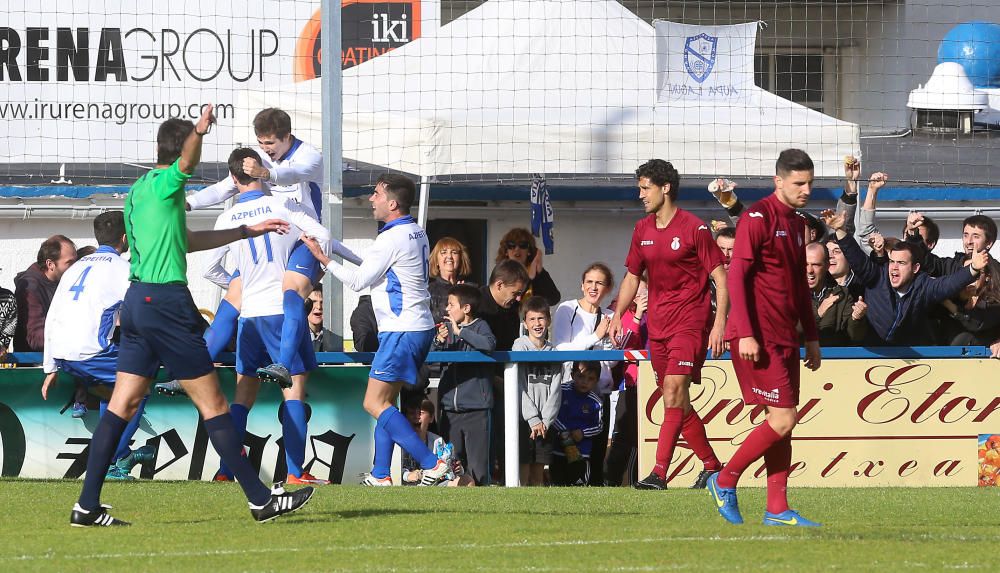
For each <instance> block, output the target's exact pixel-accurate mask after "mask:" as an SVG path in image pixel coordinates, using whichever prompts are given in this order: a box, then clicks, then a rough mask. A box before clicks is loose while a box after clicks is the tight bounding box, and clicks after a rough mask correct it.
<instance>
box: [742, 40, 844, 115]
mask: <svg viewBox="0 0 1000 573" xmlns="http://www.w3.org/2000/svg"><path fill="white" fill-rule="evenodd" d="M754 83H756V84H757V86H758V87H760V88H763V89H765V90H767V91H769V92H771V93H773V94H775V95H777V96H778V97H783V98H785V99H788V100H791V101H794V102H795V103H799V104H802V105H804V106H806V107H810V108H812V109H815V110H818V111H825V107H826V102H825V101H824V100H825V98H824V89H823V88H824V85H823V55H822V54H758V55H756V56H754Z"/></svg>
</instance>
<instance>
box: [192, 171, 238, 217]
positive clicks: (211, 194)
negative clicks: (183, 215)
mask: <svg viewBox="0 0 1000 573" xmlns="http://www.w3.org/2000/svg"><path fill="white" fill-rule="evenodd" d="M237 193H239V189H237V188H236V184H235V183H233V180H232V178H231V177H227V178H225V179H223V180H222V181H219V182H216V183H213V184H211V185H209V186H208V187H205V188H204V189H199V190H198V191H195V192H194V193H192V194H190V195H188V196H187V197H186V198H185V199H184V201H185V202H186V203H187V210H188V211H191V210H195V209H204V208H205V207H211V206H212V205H218V204H219V203H222V202H223V201H225V200H227V199H229V198H230V197H232V196H233V195H236V194H237Z"/></svg>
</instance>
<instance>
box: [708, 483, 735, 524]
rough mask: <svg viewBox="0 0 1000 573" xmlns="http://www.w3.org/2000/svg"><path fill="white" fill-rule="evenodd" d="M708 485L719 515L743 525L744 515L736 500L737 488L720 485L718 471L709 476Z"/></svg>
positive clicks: (733, 522)
mask: <svg viewBox="0 0 1000 573" xmlns="http://www.w3.org/2000/svg"><path fill="white" fill-rule="evenodd" d="M706 485H707V486H708V487H707V489H708V493H709V494H710V495H711V496H712V501H714V502H715V508H716V509H718V510H719V515H721V516H722V517H723V518H725V520H726V521H728V522H729V523H732V524H733V525H742V524H743V516H742V515H740V506H739V503H738V502H737V501H736V488H733V487H728V488H727V487H719V474H718V473H714V474H712V475H711V476H709V478H708V482H707V484H706Z"/></svg>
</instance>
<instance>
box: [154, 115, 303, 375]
mask: <svg viewBox="0 0 1000 573" xmlns="http://www.w3.org/2000/svg"><path fill="white" fill-rule="evenodd" d="M253 126H254V133H255V134H256V136H257V143H258V147H257V148H256V149H255V151H257V152H258V155H257V157H259V158H260V160H255V159H253V158H249V157H248V158H246V159H245V160H244V162H243V173H246V174H247V175H249V176H251V177H254V178H256V179H260V180H262V182H263V183H264V184H265V185H266V186H267V188H268V190H269V192H270V194H271V195H274V196H276V197H284V198H287V199H290V200H292V201H294V202H295V203H297V204H298V205H299V207H300V208H301V209H302V210H303V211H304V212H306V213H307V214H308V215H309V216H310V217H312V218H313V219H314V220H316V221H319V216H320V213H321V212H322V200H321V198H322V186H321V184H320V181H321V179H322V176H323V156H322V154H321V153H320V152H319V151H318V150H317V149H316V148H315V147H313V146H311V145H309V144H308V143H305V142H303V141H302V140H300V139H297V138H296V137H295V136H294V135H292V120H291V118H290V117H289V116H288V114H287V113H285V112H284V111H282V110H280V109H277V108H268V109H265V110H262V111H260V112H259V113H258V114H257V115H256V116H255V117H254V120H253ZM238 192H239V190H238V189H237V186H236V184H235V183H234V182H233V180H232V178H231V177H230V178H226V179H223V180H222V181H219V182H218V183H215V184H214V185H210V186H208V187H206V188H204V189H202V190H200V191H198V192H196V193H194V194H192V195H190V196H188V197H187V207H188V209H201V208H204V207H208V206H211V205H216V204H219V203H222V202H223V201H225V200H227V199H229V198H230V197H232V196H233V195H236V193H238ZM287 263H288V269H289V270H290V271H294V272H289V273H286V274H285V276H284V278H283V280H282V285H281V291H282V294H281V297H279V300H281V301H282V310H283V314H284V315H285V321H284V323H283V324H284V326H283V327H282V336H281V340H282V342H281V352H280V353H278V354H277V355H275V356H273V358H274V360H275V362H276V364H275V365H273V366H272V367H271V368H269V369H267V373H268V374H270V375H273V378H271V379H274V380H276V381H278V382H279V383H280V384H283V385H287V384H289V383H290V380H291V379H290V377H289V376H288V374H287V368H285V367H286V366H287V365H288V363H289V362H292V361H294V359H295V358H294V357H295V353H296V352H297V348H298V346H299V343H300V342H301V340H300V338H301V337H302V336H303V335H302V334H301V333H302V332H304V330H303V329H302V327H303V326H304V325H306V309H305V299H306V298H307V297H308V296H309V293H310V292H312V289H313V281H314V280H316V278H317V277H318V276H319V275H320V270H319V264H318V263H317V262H316V260H315V259H314V258H313V256H312V255H311V254H310V253H309V250H308V249H306V248H305V247H304V246H300V248H299V249H298V250H296V251H294V252H293V253H292V255H291V257H290V258H289V259H288V260H287ZM206 277H207V278H209V279H210V280H212V281H213V282H216V283H217V284H218V283H219V281H218V278H219V276H218V275H216V276H209V275H206ZM220 286H222V287H223V288H225V289H227V290H226V295H225V298H223V300H222V301H221V302H220V303H219V308H218V309H217V310H216V313H215V319H214V320H213V322H212V326H211V328H209V329H208V331H207V332H206V333H205V342H206V344H207V345H208V351H209V354H210V355H211V356H212V358H215V357H217V356H218V355H219V353H220V352H222V350H223V349H224V348H225V347H226V345H227V344H228V343H229V341H230V340H231V339H232V337H233V334H234V333H235V332H236V319H237V317H238V316H239V315H240V306H241V304H242V303H241V298H242V297H241V293H242V287H243V281H242V279H241V277H240V276H239V274H238V273H237V274H235V276H233V277H231V280H230V282H229V283H228V284H221V285H220ZM265 366H266V365H265ZM157 388H158V389H159V390H161V391H163V392H164V393H168V394H170V393H175V392H176V393H180V392H181V390H180V389H179V386H178V385H177V384H172V385H171V384H168V385H166V386H164V385H159V386H158V387H157Z"/></svg>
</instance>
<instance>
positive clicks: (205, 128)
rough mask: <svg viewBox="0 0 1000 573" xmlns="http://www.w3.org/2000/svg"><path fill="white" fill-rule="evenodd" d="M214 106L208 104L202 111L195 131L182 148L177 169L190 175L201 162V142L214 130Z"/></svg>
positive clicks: (190, 134) (189, 135)
mask: <svg viewBox="0 0 1000 573" xmlns="http://www.w3.org/2000/svg"><path fill="white" fill-rule="evenodd" d="M212 109H213V106H212V104H210V103H206V104H205V106H204V107H203V108H202V110H201V117H200V118H198V123H196V124H195V126H194V131H192V132H191V133H189V134H188V136H187V139H185V140H184V146H183V147H181V157H180V159H179V160H178V162H177V168H178V169H180V170H181V171H182V172H184V173H187V174H188V175H190V174H192V173H194V168H195V167H197V166H198V162H200V161H201V140H202V138H203V137H205V135H206V134H207V133H208V132H209V131H211V130H212V124H214V123H215V115H214V114H213V113H212Z"/></svg>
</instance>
